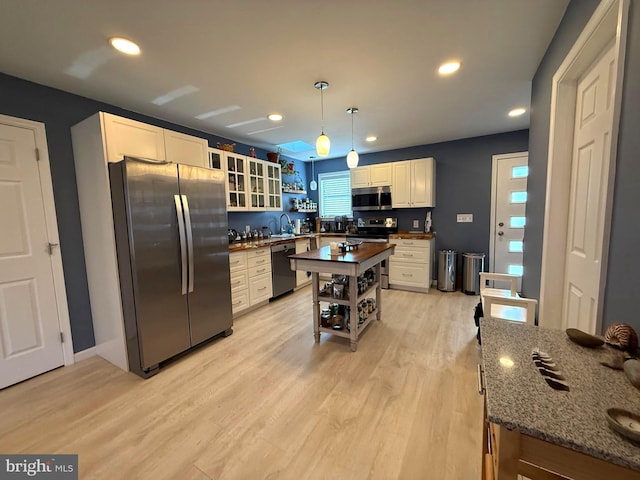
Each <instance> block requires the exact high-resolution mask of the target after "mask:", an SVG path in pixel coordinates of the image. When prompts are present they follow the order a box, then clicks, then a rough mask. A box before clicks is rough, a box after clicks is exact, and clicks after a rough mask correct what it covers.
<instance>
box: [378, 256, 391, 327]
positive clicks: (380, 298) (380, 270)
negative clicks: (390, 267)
mask: <svg viewBox="0 0 640 480" xmlns="http://www.w3.org/2000/svg"><path fill="white" fill-rule="evenodd" d="M388 261H389V258H387V262H388ZM376 282H377V284H378V286H377V287H376V308H377V309H378V313H377V314H376V319H377V320H380V319H381V317H382V262H380V263H379V264H377V265H376Z"/></svg>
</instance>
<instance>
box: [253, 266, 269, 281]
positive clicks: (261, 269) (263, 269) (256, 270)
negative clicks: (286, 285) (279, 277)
mask: <svg viewBox="0 0 640 480" xmlns="http://www.w3.org/2000/svg"><path fill="white" fill-rule="evenodd" d="M265 273H266V274H269V275H271V264H270V263H268V264H266V265H256V266H255V267H250V268H249V278H253V277H257V276H258V275H264V274H265Z"/></svg>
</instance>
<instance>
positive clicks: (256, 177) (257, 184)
mask: <svg viewBox="0 0 640 480" xmlns="http://www.w3.org/2000/svg"><path fill="white" fill-rule="evenodd" d="M247 160H248V162H249V188H250V190H251V191H250V198H251V202H250V204H249V209H250V210H265V208H266V196H267V193H266V186H265V165H264V162H263V161H262V160H256V159H252V158H248V159H247Z"/></svg>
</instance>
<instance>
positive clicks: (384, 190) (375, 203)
mask: <svg viewBox="0 0 640 480" xmlns="http://www.w3.org/2000/svg"><path fill="white" fill-rule="evenodd" d="M351 208H352V209H353V210H354V211H363V210H391V187H365V188H352V189H351Z"/></svg>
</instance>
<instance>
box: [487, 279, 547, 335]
mask: <svg viewBox="0 0 640 480" xmlns="http://www.w3.org/2000/svg"><path fill="white" fill-rule="evenodd" d="M520 278H521V277H520V275H509V274H507V273H491V272H480V301H481V302H482V311H483V313H484V316H485V318H486V317H491V318H500V319H503V320H510V321H512V322H523V323H528V324H529V325H534V324H535V319H536V305H538V300H536V299H534V298H522V297H521V296H520V295H518V292H517V288H518V280H519V279H520ZM487 280H494V281H496V280H497V281H506V282H509V286H510V289H508V290H507V289H502V288H490V287H487Z"/></svg>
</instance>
